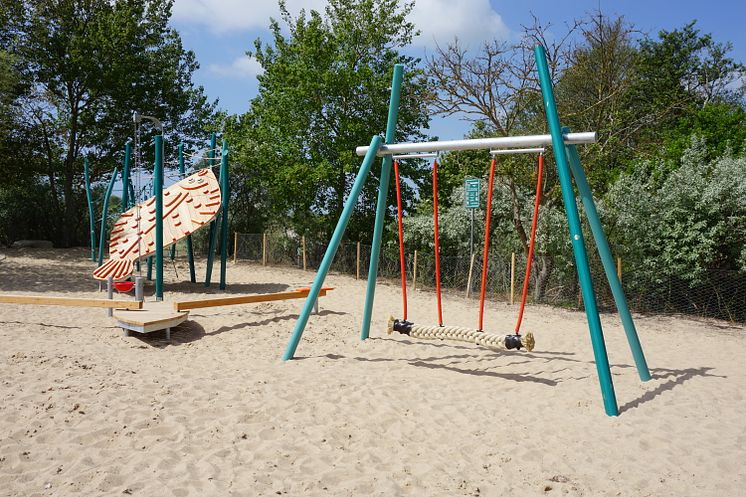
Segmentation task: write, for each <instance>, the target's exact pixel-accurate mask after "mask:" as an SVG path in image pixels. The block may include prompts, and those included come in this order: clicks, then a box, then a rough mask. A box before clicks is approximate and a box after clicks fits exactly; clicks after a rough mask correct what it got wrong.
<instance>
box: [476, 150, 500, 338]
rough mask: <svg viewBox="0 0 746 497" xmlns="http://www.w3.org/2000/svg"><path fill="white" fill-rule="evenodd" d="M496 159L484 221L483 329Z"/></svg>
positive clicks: (480, 299) (480, 321) (491, 172)
mask: <svg viewBox="0 0 746 497" xmlns="http://www.w3.org/2000/svg"><path fill="white" fill-rule="evenodd" d="M495 162H496V161H495V159H494V158H493V159H492V162H490V182H489V186H488V188H487V207H486V210H487V214H486V218H485V221H484V251H483V253H482V289H481V292H480V294H479V326H478V327H477V330H478V331H482V330H483V328H482V326H483V325H484V297H485V295H486V294H487V259H488V257H489V253H490V220H491V219H492V188H493V186H494V184H495Z"/></svg>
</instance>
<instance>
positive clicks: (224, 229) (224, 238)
mask: <svg viewBox="0 0 746 497" xmlns="http://www.w3.org/2000/svg"><path fill="white" fill-rule="evenodd" d="M228 179H229V178H228V142H227V141H225V140H223V150H222V151H221V154H220V183H221V185H220V189H221V190H222V192H221V193H222V195H223V205H222V206H221V208H220V210H221V211H222V212H223V214H222V217H221V218H220V219H221V221H222V226H221V227H220V289H221V290H225V272H226V266H227V264H228V202H229V201H230V198H231V192H230V181H228Z"/></svg>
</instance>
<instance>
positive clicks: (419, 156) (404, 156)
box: [392, 152, 438, 160]
mask: <svg viewBox="0 0 746 497" xmlns="http://www.w3.org/2000/svg"><path fill="white" fill-rule="evenodd" d="M437 156H438V154H437V153H435V152H430V153H424V154H401V155H394V156H393V157H392V159H394V160H401V159H432V158H434V157H437Z"/></svg>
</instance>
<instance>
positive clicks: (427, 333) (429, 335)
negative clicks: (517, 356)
mask: <svg viewBox="0 0 746 497" xmlns="http://www.w3.org/2000/svg"><path fill="white" fill-rule="evenodd" d="M387 331H388V334H389V335H390V334H392V333H393V332H394V331H396V332H398V333H401V334H402V335H408V336H410V337H412V338H422V339H424V340H453V341H458V342H471V343H474V344H476V345H481V346H485V347H490V348H494V349H501V350H521V349H522V348H525V349H526V350H527V351H529V352H531V351H532V350H534V347H535V346H536V339H535V338H534V334H533V333H530V332H529V333H526V334H525V335H519V334H518V333H516V334H514V335H497V334H494V333H485V332H482V331H476V330H472V329H470V328H460V327H457V326H423V325H418V324H415V323H413V322H411V321H407V320H404V319H395V318H394V317H393V316H391V317H390V318H389V322H388V329H387Z"/></svg>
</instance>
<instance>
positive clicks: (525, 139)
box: [355, 131, 596, 157]
mask: <svg viewBox="0 0 746 497" xmlns="http://www.w3.org/2000/svg"><path fill="white" fill-rule="evenodd" d="M562 138H563V139H564V143H565V144H567V145H579V144H581V143H594V142H595V141H596V132H595V131H589V132H585V133H570V134H568V135H565V136H563V137H562ZM551 144H552V135H527V136H501V137H497V138H475V139H471V140H446V141H436V142H411V143H393V144H389V145H384V146H382V147H381V148H380V149H379V150H378V156H379V157H384V156H386V155H397V154H410V153H417V152H445V151H449V150H482V149H497V148H506V149H508V148H516V147H543V146H546V145H551ZM367 151H368V147H357V148H356V149H355V153H356V154H357V155H365V154H366V153H367Z"/></svg>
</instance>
